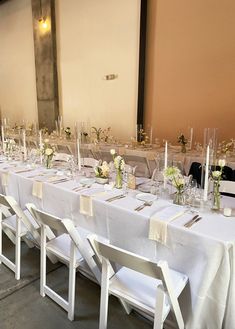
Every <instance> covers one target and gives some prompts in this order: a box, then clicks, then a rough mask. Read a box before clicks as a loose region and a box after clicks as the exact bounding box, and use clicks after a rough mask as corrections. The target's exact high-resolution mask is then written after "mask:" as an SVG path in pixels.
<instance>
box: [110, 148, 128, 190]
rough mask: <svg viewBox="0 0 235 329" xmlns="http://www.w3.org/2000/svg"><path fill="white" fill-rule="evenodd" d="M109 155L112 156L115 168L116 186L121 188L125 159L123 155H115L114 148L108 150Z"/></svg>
mask: <svg viewBox="0 0 235 329" xmlns="http://www.w3.org/2000/svg"><path fill="white" fill-rule="evenodd" d="M110 153H111V155H112V156H113V162H114V167H115V169H116V172H117V174H116V183H115V186H116V188H122V172H123V170H124V168H125V161H124V159H123V157H121V156H120V155H117V153H116V151H115V150H114V149H111V150H110Z"/></svg>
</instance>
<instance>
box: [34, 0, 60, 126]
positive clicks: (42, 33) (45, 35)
mask: <svg viewBox="0 0 235 329" xmlns="http://www.w3.org/2000/svg"><path fill="white" fill-rule="evenodd" d="M31 1H32V13H33V35H34V52H35V68H36V86H37V105H38V122H39V127H40V128H43V127H47V128H48V130H49V132H51V131H52V130H54V129H55V120H56V119H57V118H58V115H59V101H58V76H57V56H56V24H55V2H54V0H31ZM40 17H45V18H46V24H47V27H46V26H43V25H42V23H40V22H39V19H40Z"/></svg>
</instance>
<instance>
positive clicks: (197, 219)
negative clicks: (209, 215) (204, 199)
mask: <svg viewBox="0 0 235 329" xmlns="http://www.w3.org/2000/svg"><path fill="white" fill-rule="evenodd" d="M201 219H202V217H198V218H196V219H195V220H194V221H193V222H192V223H191V224H190V225H188V226H187V228H190V227H192V226H193V225H194V224H195V223H197V222H199V220H201Z"/></svg>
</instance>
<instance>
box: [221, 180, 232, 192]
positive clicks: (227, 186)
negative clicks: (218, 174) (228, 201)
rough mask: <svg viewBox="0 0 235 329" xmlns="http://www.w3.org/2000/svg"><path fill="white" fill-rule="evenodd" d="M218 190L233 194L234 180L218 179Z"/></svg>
mask: <svg viewBox="0 0 235 329" xmlns="http://www.w3.org/2000/svg"><path fill="white" fill-rule="evenodd" d="M220 192H221V193H230V194H235V182H233V181H228V180H221V181H220Z"/></svg>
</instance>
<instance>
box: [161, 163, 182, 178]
mask: <svg viewBox="0 0 235 329" xmlns="http://www.w3.org/2000/svg"><path fill="white" fill-rule="evenodd" d="M163 175H164V177H166V178H168V179H173V178H174V177H177V176H179V175H180V170H179V168H177V167H174V166H173V167H167V168H166V169H164V172H163Z"/></svg>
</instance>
